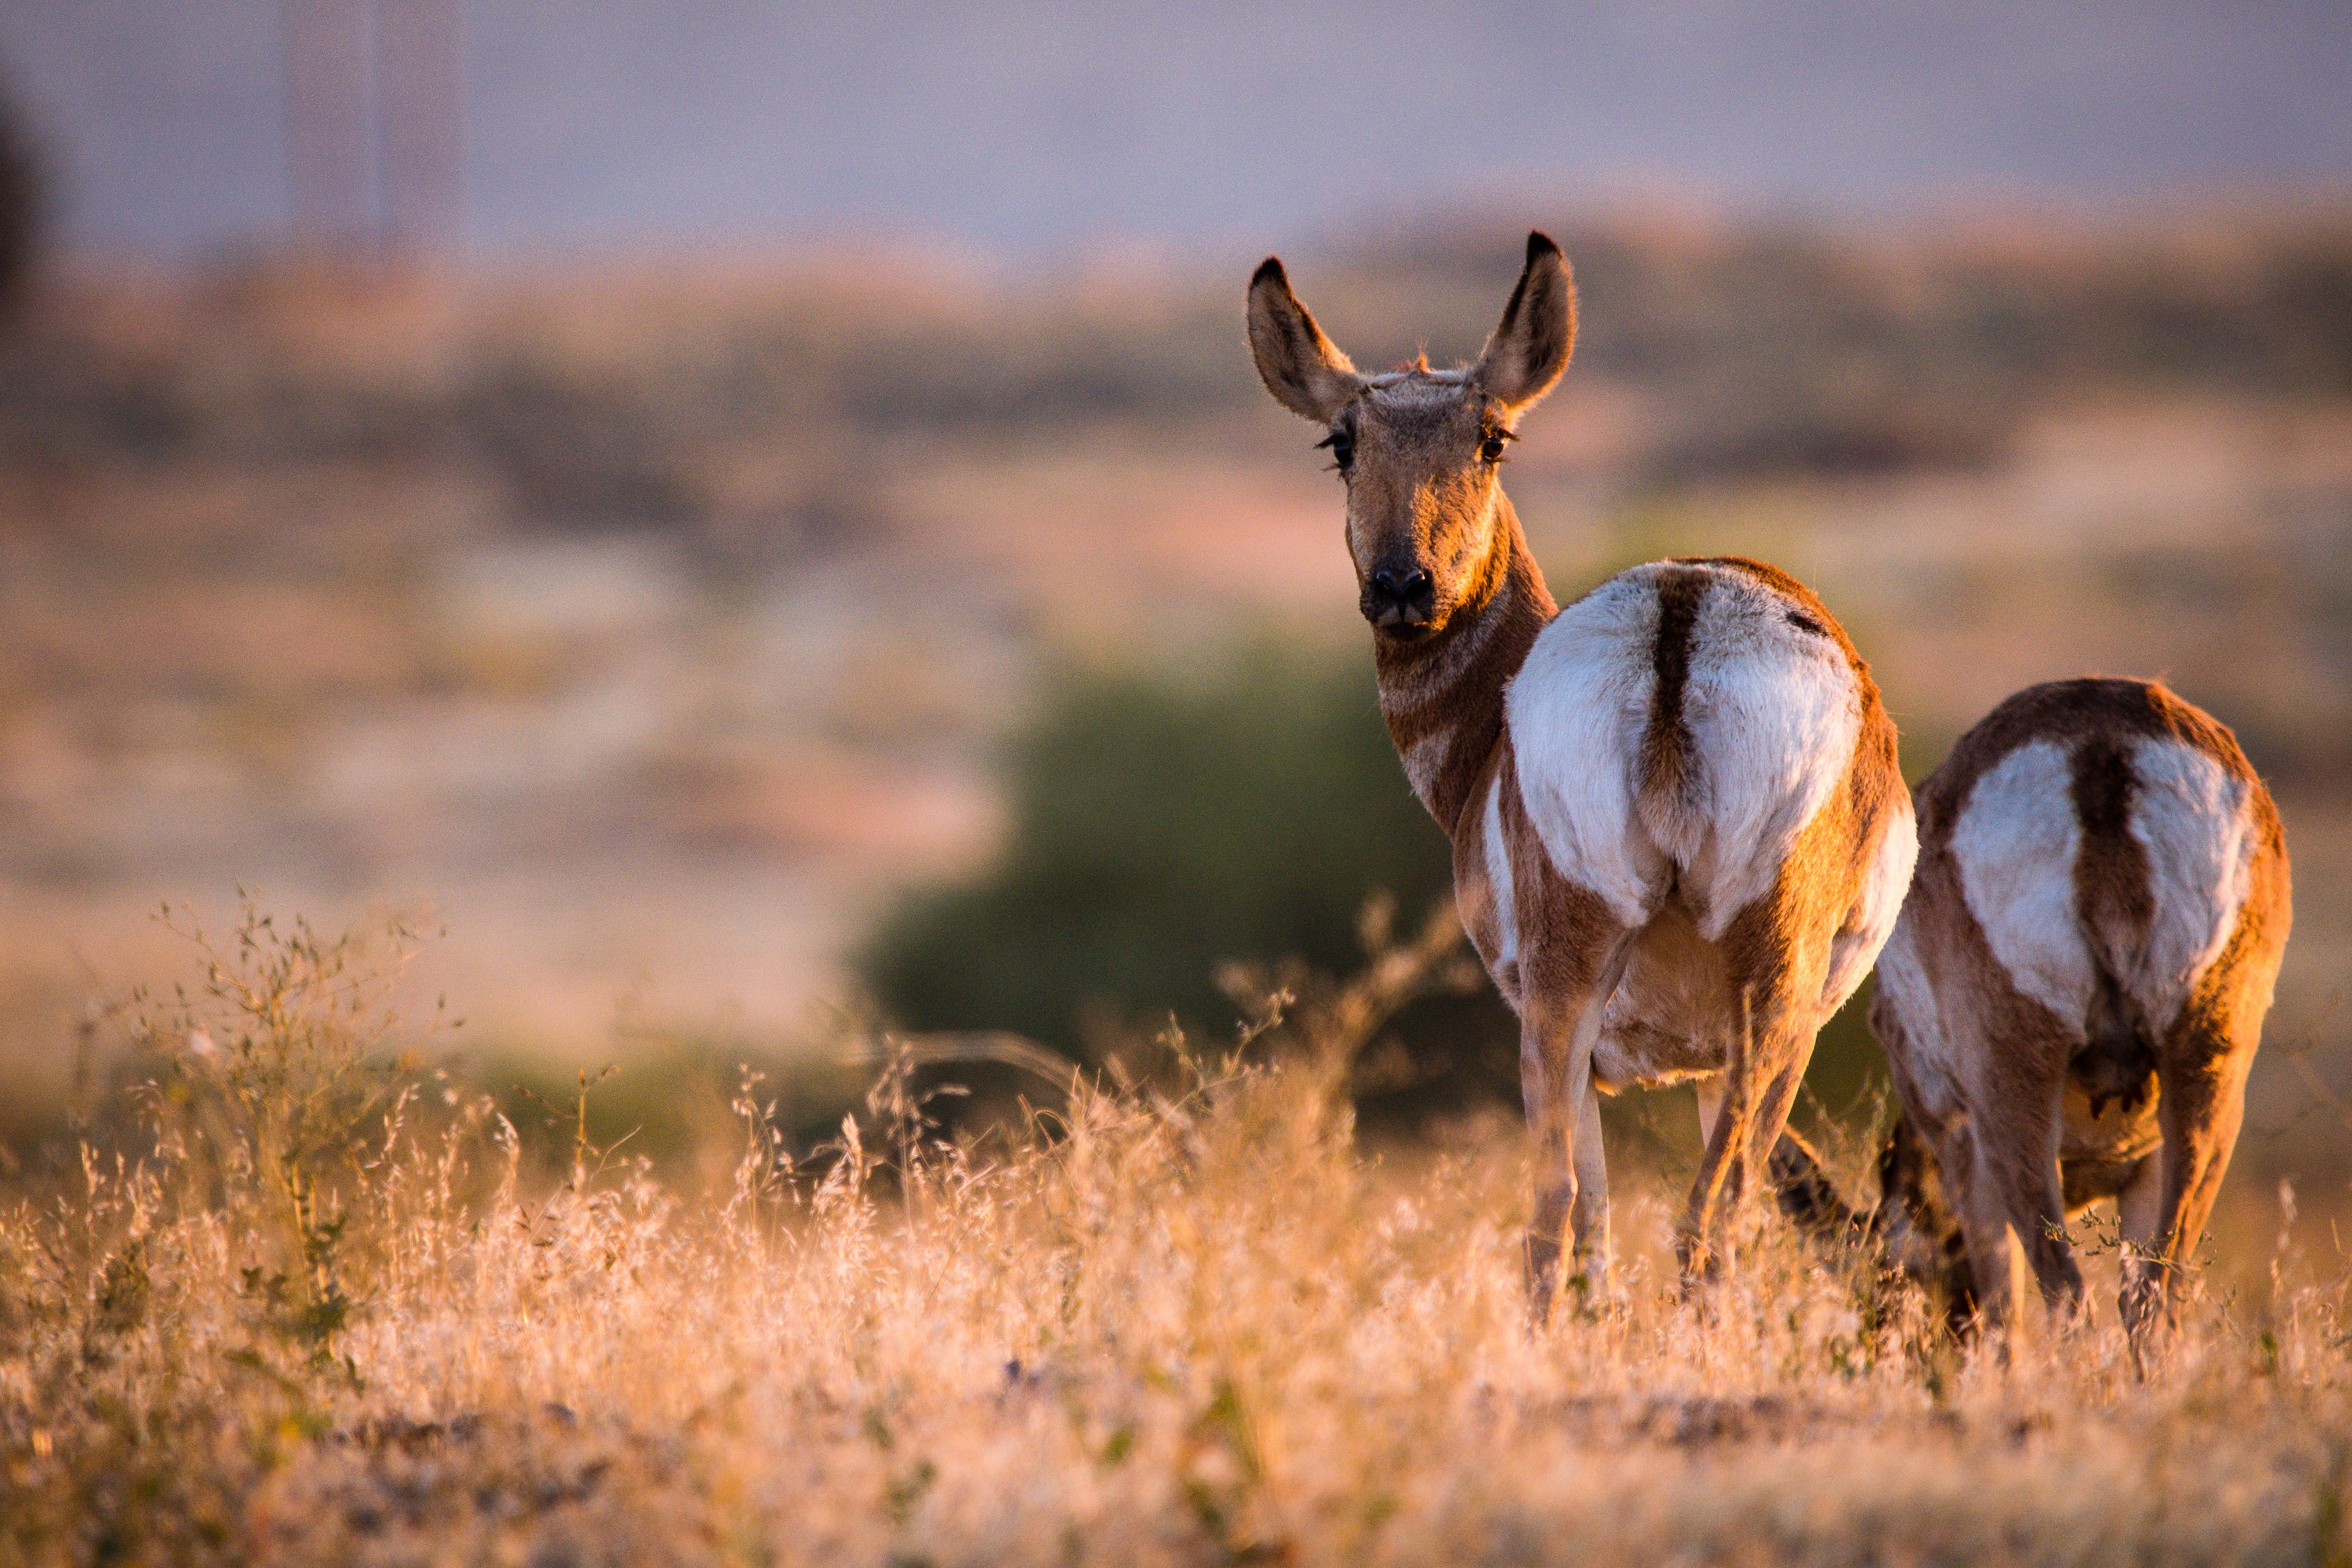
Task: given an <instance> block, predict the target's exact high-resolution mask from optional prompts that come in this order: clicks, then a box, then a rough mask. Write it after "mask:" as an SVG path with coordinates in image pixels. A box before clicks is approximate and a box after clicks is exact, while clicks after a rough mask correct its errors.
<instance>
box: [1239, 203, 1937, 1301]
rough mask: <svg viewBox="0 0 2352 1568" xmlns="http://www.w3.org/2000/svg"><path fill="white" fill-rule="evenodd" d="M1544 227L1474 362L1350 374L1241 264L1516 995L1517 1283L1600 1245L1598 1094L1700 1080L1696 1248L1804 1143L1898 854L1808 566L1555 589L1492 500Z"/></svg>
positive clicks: (1908, 837)
mask: <svg viewBox="0 0 2352 1568" xmlns="http://www.w3.org/2000/svg"><path fill="white" fill-rule="evenodd" d="M1575 330H1576V329H1575V293H1574V287H1573V285H1572V284H1571V283H1570V279H1569V272H1568V266H1567V263H1566V261H1565V260H1564V259H1563V258H1561V256H1560V253H1559V247H1558V246H1555V245H1554V244H1553V243H1552V242H1551V241H1550V240H1549V239H1547V238H1546V237H1543V236H1542V235H1539V234H1538V235H1531V236H1529V237H1528V257H1527V268H1526V270H1525V272H1524V273H1523V274H1522V275H1521V277H1520V279H1519V284H1518V288H1517V290H1516V291H1515V292H1514V293H1513V294H1512V295H1511V300H1510V304H1509V306H1508V307H1507V309H1506V310H1504V312H1503V321H1502V325H1501V326H1499V327H1497V328H1496V331H1495V334H1494V336H1493V337H1491V338H1490V339H1488V340H1487V342H1486V349H1485V351H1484V353H1481V354H1480V356H1479V358H1478V360H1477V362H1476V363H1474V364H1471V365H1468V366H1465V367H1463V368H1461V369H1456V370H1432V369H1430V368H1429V367H1428V366H1427V365H1426V364H1425V363H1417V364H1414V365H1412V366H1411V367H1408V368H1406V369H1404V370H1401V371H1398V372H1395V373H1393V374H1386V375H1370V376H1367V375H1362V374H1358V373H1357V371H1356V369H1355V367H1354V366H1353V365H1351V364H1350V363H1349V362H1348V359H1347V357H1346V356H1345V355H1343V354H1342V353H1339V350H1338V349H1336V348H1334V347H1333V346H1332V344H1331V342H1330V340H1329V339H1328V338H1326V337H1325V336H1324V335H1323V332H1322V331H1321V330H1320V329H1319V328H1318V327H1317V325H1316V324H1315V320H1314V318H1313V317H1312V316H1310V315H1308V314H1307V309H1306V307H1305V306H1303V305H1301V304H1300V303H1299V302H1298V299H1297V296H1296V295H1295V294H1293V293H1292V292H1291V289H1290V284H1289V281H1288V279H1286V277H1285V276H1284V273H1283V269H1282V264H1281V263H1280V262H1279V261H1276V260H1274V259H1272V258H1269V259H1268V260H1267V261H1266V262H1265V265H1264V266H1262V267H1260V268H1258V270H1257V275H1256V276H1255V278H1253V279H1251V281H1250V294H1249V332H1250V346H1251V349H1252V351H1253V353H1255V357H1256V360H1257V368H1258V374H1259V375H1260V376H1262V377H1263V378H1264V379H1265V384H1266V389H1267V390H1268V391H1269V392H1271V393H1273V394H1274V395H1275V398H1276V400H1277V401H1278V402H1280V403H1281V404H1282V405H1283V406H1284V407H1286V408H1288V409H1289V410H1290V411H1291V412H1292V413H1294V414H1297V415H1299V416H1303V417H1305V418H1308V419H1311V420H1314V421H1315V422H1316V423H1318V425H1322V426H1326V427H1327V429H1328V435H1327V436H1326V437H1325V439H1324V440H1323V442H1322V443H1321V445H1323V446H1325V447H1329V448H1330V449H1331V452H1332V455H1333V457H1334V458H1336V459H1337V460H1338V468H1339V473H1340V475H1341V477H1342V479H1344V480H1345V481H1346V484H1347V508H1348V548H1349V554H1350V555H1351V556H1352V557H1353V558H1354V562H1355V567H1356V577H1357V583H1358V586H1359V588H1360V607H1361V609H1362V611H1363V614H1364V616H1365V618H1366V619H1367V620H1369V621H1370V622H1371V624H1372V627H1373V633H1374V637H1373V646H1374V657H1375V660H1376V665H1377V669H1378V674H1379V679H1380V696H1381V711H1382V713H1383V714H1384V715H1385V716H1386V718H1387V720H1388V724H1389V731H1390V733H1391V735H1392V736H1393V737H1394V738H1395V741H1396V744H1397V750H1398V752H1400V753H1401V754H1402V757H1403V760H1404V768H1405V773H1406V775H1407V777H1408V778H1409V779H1410V780H1411V781H1412V787H1413V790H1414V792H1415V793H1416V794H1417V795H1420V797H1421V800H1422V803H1423V805H1426V806H1427V807H1428V808H1429V811H1430V814H1431V815H1432V816H1434V817H1436V818H1437V821H1438V823H1439V825H1440V826H1443V827H1444V829H1445V830H1446V831H1447V832H1448V833H1449V834H1450V835H1451V836H1452V837H1453V840H1454V890H1455V896H1456V900H1457V902H1458V904H1459V907H1460V909H1461V911H1462V917H1463V922H1464V924H1465V925H1466V926H1467V927H1468V928H1469V931H1470V935H1471V938H1472V940H1473V941H1474V942H1475V943H1476V944H1477V948H1478V952H1479V955H1480V956H1481V957H1482V958H1483V959H1485V961H1486V968H1487V971H1488V973H1491V974H1492V975H1493V976H1494V978H1495V984H1496V985H1497V986H1498V987H1499V988H1500V989H1501V991H1502V993H1503V995H1504V997H1505V999H1506V1000H1507V1001H1508V1002H1509V1003H1510V1005H1511V1006H1512V1007H1513V1009H1514V1010H1516V1011H1517V1014H1518V1016H1519V1020H1520V1055H1519V1061H1520V1069H1519V1070H1520V1082H1521V1087H1522V1090H1523V1092H1524V1095H1525V1099H1526V1102H1527V1112H1528V1123H1529V1127H1530V1131H1531V1132H1532V1133H1533V1136H1534V1142H1535V1167H1536V1171H1535V1187H1536V1190H1535V1213H1534V1217H1533V1221H1532V1223H1531V1226H1530V1228H1529V1232H1528V1290H1529V1295H1530V1304H1531V1306H1532V1307H1533V1308H1534V1310H1535V1311H1536V1312H1537V1313H1538V1316H1540V1315H1541V1314H1542V1313H1543V1312H1544V1311H1545V1310H1547V1309H1548V1307H1549V1299H1550V1295H1551V1289H1552V1285H1553V1281H1554V1277H1555V1275H1556V1274H1557V1272H1558V1266H1559V1241H1560V1232H1561V1228H1562V1226H1563V1223H1564V1222H1565V1221H1567V1220H1569V1219H1570V1217H1571V1216H1572V1217H1573V1221H1574V1226H1575V1238H1576V1247H1577V1251H1578V1255H1579V1264H1580V1268H1585V1269H1587V1270H1589V1271H1590V1272H1591V1274H1594V1275H1597V1274H1599V1273H1600V1272H1601V1271H1602V1270H1604V1269H1605V1268H1606V1267H1607V1255H1608V1234H1609V1231H1608V1226H1609V1216H1608V1173H1607V1167H1606V1165H1605V1163H1604V1162H1603V1159H1602V1155H1601V1115H1600V1103H1599V1100H1597V1098H1596V1090H1598V1091H1601V1092H1614V1091H1615V1090H1617V1089H1621V1088H1622V1087H1623V1086H1625V1085H1627V1084H1634V1083H1638V1084H1645V1085H1655V1084H1665V1083H1673V1082H1676V1081H1680V1080H1683V1079H1696V1080H1698V1084H1699V1094H1700V1114H1701V1120H1702V1122H1703V1125H1704V1131H1705V1134H1706V1154H1705V1156H1704V1158H1703V1159H1702V1160H1701V1162H1700V1166H1699V1173H1698V1179H1697V1181H1696V1184H1694V1186H1693V1187H1692V1190H1691V1194H1690V1203H1689V1207H1688V1209H1687V1210H1686V1212H1685V1215H1684V1219H1683V1228H1682V1240H1681V1252H1682V1256H1683V1260H1684V1265H1685V1269H1686V1270H1696V1269H1701V1268H1706V1267H1708V1266H1709V1265H1710V1263H1711V1262H1712V1259H1713V1258H1714V1257H1715V1256H1716V1255H1717V1254H1716V1249H1717V1247H1718V1243H1719V1215H1720V1211H1721V1209H1722V1206H1723V1205H1724V1202H1725V1200H1726V1197H1727V1193H1730V1192H1738V1191H1743V1190H1744V1191H1746V1192H1749V1193H1752V1192H1754V1191H1755V1190H1756V1184H1755V1183H1754V1182H1753V1181H1752V1180H1750V1179H1748V1171H1749V1168H1750V1167H1751V1165H1752V1163H1753V1156H1754V1154H1755V1153H1756V1152H1760V1151H1763V1150H1772V1151H1773V1161H1772V1163H1773V1166H1774V1168H1775V1174H1776V1175H1789V1174H1793V1172H1792V1171H1791V1170H1790V1167H1791V1166H1792V1165H1798V1164H1802V1163H1809V1162H1806V1161H1804V1160H1803V1158H1802V1156H1801V1152H1800V1151H1798V1150H1796V1149H1795V1148H1793V1147H1792V1146H1790V1145H1787V1144H1781V1143H1780V1135H1781V1131H1782V1129H1783V1127H1784V1125H1785V1123H1786V1122H1787V1121H1788V1115H1789V1109H1790V1104H1791V1103H1792V1102H1793V1100H1794V1099H1795V1097H1796V1093H1797V1089H1798V1085H1799V1082H1800V1079H1801V1077H1802V1075H1803V1072H1804V1068H1805V1063H1806V1061H1807V1060H1808V1058H1810V1057H1811V1054H1812V1047H1813V1037H1814V1034H1815V1033H1816V1031H1818V1030H1819V1029H1820V1027H1821V1026H1822V1022H1823V1021H1824V1020H1826V1019H1827V1018H1828V1017H1829V1016H1830V1015H1831V1014H1832V1012H1834V1011H1835V1010H1836V1009H1837V1007H1838V1005H1839V1004H1840V1003H1842V1002H1843V1001H1844V1000H1845V999H1846V997H1847V996H1848V995H1850V994H1852V993H1853V989H1854V987H1855V986H1856V985H1857V984H1860V982H1861V980H1862V977H1863V974H1864V972H1865V971H1867V970H1868V969H1869V967H1870V963H1871V959H1872V958H1873V957H1874V955H1875V954H1876V953H1877V952H1878V947H1879V944H1880V943H1881V942H1884V941H1885V937H1886V932H1887V931H1888V929H1889V928H1890V927H1891V926H1892V925H1893V924H1894V921H1895V911H1896V910H1897V909H1898V908H1899V907H1900V905H1901V903H1902V899H1903V889H1904V887H1905V885H1906V883H1907V882H1908V881H1909V879H1910V876H1911V861H1912V856H1913V851H1914V847H1915V841H1914V837H1913V832H1912V824H1911V803H1910V797H1909V795H1907V794H1906V791H1905V790H1904V787H1903V779H1902V775H1901V773H1899V772H1898V770H1897V769H1896V766H1895V729H1894V726H1893V725H1892V724H1891V723H1890V722H1889V721H1888V720H1887V717H1886V713H1885V710H1884V709H1883V708H1882V707H1881V706H1880V704H1879V700H1878V689H1877V687H1876V686H1875V685H1874V684H1873V682H1872V680H1871V679H1870V671H1869V669H1868V668H1866V667H1865V666H1864V664H1863V662H1862V659H1861V658H1860V657H1859V656H1857V655H1856V654H1855V652H1854V650H1853V644H1852V643H1850V642H1848V641H1847V640H1846V637H1845V634H1844V633H1843V631H1842V630H1840V629H1839V627H1838V625H1837V623H1836V621H1835V620H1833V619H1832V617H1831V616H1830V613H1829V611H1828V610H1826V609H1825V608H1823V607H1822V603H1821V601H1820V600H1819V599H1817V598H1815V597H1814V596H1813V595H1812V594H1811V593H1810V592H1809V591H1807V590H1806V589H1805V588H1804V586H1803V585H1802V584H1799V583H1797V582H1796V581H1795V580H1794V579H1792V578H1790V577H1789V576H1787V575H1786V574H1782V573H1780V572H1778V571H1776V570H1774V569H1773V568H1771V567H1769V566H1765V565H1761V564H1759V563H1756V562H1752V561H1743V560H1735V559H1710V560H1687V561H1668V562H1659V563H1653V564H1651V565H1647V566H1639V567H1635V568H1633V570H1632V571H1629V572H1625V573H1622V574H1619V575H1618V576H1615V577H1612V578H1611V579H1610V580H1609V581H1607V582H1605V583H1603V584H1601V586H1599V587H1598V588H1595V589H1594V590H1593V591H1592V592H1591V593H1590V594H1588V595H1585V596H1584V597H1583V598H1582V599H1580V600H1578V601H1577V602H1576V603H1575V604H1573V605H1570V606H1569V607H1568V609H1567V610H1565V611H1559V610H1557V609H1556V607H1555V606H1554V605H1553V603H1552V599H1551V595H1549V593H1548V592H1547V591H1546V590H1545V587H1544V582H1543V576H1542V574H1541V573H1539V572H1538V570H1537V569H1536V563H1535V562H1534V560H1533V559H1532V558H1531V557H1530V556H1529V554H1528V546H1527V541H1526V539H1525V538H1524V537H1523V536H1522V535H1521V533H1520V531H1519V523H1518V519H1517V514H1516V513H1514V512H1513V510H1511V503H1510V501H1509V500H1507V498H1506V497H1505V496H1504V494H1503V490H1502V487H1501V485H1500V483H1499V482H1498V480H1499V465H1500V464H1501V462H1502V461H1503V454H1504V451H1505V448H1506V446H1507V443H1509V442H1510V441H1512V440H1514V439H1516V438H1517V437H1516V436H1515V434H1514V428H1513V427H1514V426H1515V425H1516V424H1517V420H1518V418H1519V416H1520V415H1522V414H1523V413H1525V412H1526V411H1527V409H1528V408H1529V407H1530V406H1532V405H1534V404H1535V402H1536V401H1537V400H1538V398H1540V397H1542V396H1543V395H1544V394H1545V393H1547V392H1548V391H1549V390H1550V389H1551V386H1552V384H1553V383H1554V382H1556V381H1558V380H1559V375H1560V373H1561V371H1562V370H1563V369H1564V368H1566V366H1567V363H1568V357H1569V351H1570V347H1571V345H1572V342H1573V340H1574V337H1575Z"/></svg>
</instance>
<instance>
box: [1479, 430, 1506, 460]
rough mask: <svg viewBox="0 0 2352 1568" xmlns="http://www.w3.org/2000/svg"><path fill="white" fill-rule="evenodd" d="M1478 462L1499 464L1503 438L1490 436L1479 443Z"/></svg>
mask: <svg viewBox="0 0 2352 1568" xmlns="http://www.w3.org/2000/svg"><path fill="white" fill-rule="evenodd" d="M1478 460H1479V461H1480V462H1482V463H1499V462H1501V461H1502V460H1503V437H1500V436H1492V435H1490V436H1488V437H1486V439H1485V440H1484V441H1481V442H1479V443H1478Z"/></svg>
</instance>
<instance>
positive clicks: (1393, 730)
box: [1373, 494, 1559, 833]
mask: <svg viewBox="0 0 2352 1568" xmlns="http://www.w3.org/2000/svg"><path fill="white" fill-rule="evenodd" d="M1495 508H1496V518H1495V542H1494V543H1493V545H1492V546H1491V547H1490V548H1489V551H1488V553H1487V558H1486V568H1485V570H1484V571H1483V572H1481V574H1479V581H1478V585H1477V588H1476V590H1475V592H1474V593H1473V594H1472V595H1470V596H1469V597H1467V598H1465V600H1464V602H1463V603H1462V605H1461V606H1460V607H1459V608H1457V609H1456V610H1455V611H1454V614H1453V615H1452V616H1449V617H1448V618H1447V620H1446V623H1445V627H1444V630H1443V631H1441V632H1439V633H1438V634H1437V635H1436V636H1434V637H1431V638H1429V639H1428V640H1427V641H1425V642H1413V643H1397V642H1391V641H1390V640H1389V639H1387V638H1385V637H1381V638H1376V639H1375V641H1374V645H1373V668H1374V669H1375V671H1376V673H1377V674H1378V676H1379V679H1380V691H1381V716H1382V717H1383V718H1385V719H1386V720H1387V721H1388V724H1389V736H1390V738H1391V740H1393V741H1394V742H1396V749H1397V754H1398V756H1399V757H1401V758H1402V759H1403V762H1404V770H1405V776H1406V777H1407V778H1409V779H1411V780H1412V790H1413V794H1415V795H1419V796H1420V797H1421V804H1422V805H1424V806H1426V807H1428V808H1429V814H1430V815H1431V816H1433V817H1435V818H1436V819H1437V822H1438V826H1441V827H1443V828H1444V829H1445V830H1446V831H1447V832H1448V833H1452V832H1453V831H1454V827H1455V825H1456V823H1457V822H1459V820H1460V819H1461V816H1462V812H1463V809H1464V808H1465V806H1466V805H1468V804H1469V803H1470V799H1471V797H1472V795H1474V794H1475V792H1476V790H1477V787H1478V784H1479V781H1480V780H1481V779H1482V778H1483V777H1484V776H1485V774H1486V771H1487V768H1488V765H1489V764H1490V763H1492V762H1493V760H1494V757H1495V752H1496V749H1497V748H1498V747H1499V746H1500V745H1501V744H1502V741H1503V688H1504V687H1505V686H1506V685H1507V684H1509V682H1510V679H1511V677H1512V676H1514V675H1517V673H1518V671H1519V666H1520V665H1522V664H1523V663H1525V662H1526V661H1527V657H1528V649H1529V648H1530V647H1534V646H1535V640H1536V634H1537V633H1538V632H1539V631H1541V630H1543V627H1544V624H1545V623H1546V622H1547V621H1549V620H1550V619H1551V618H1552V616H1555V615H1557V614H1558V613H1559V606H1558V605H1555V604H1553V603H1552V597H1551V594H1550V591H1549V590H1548V589H1547V588H1546V587H1545V586H1544V580H1543V573H1542V572H1541V571H1540V570H1539V569H1538V567H1537V565H1536V563H1535V557H1534V556H1532V555H1530V554H1528V542H1527V537H1526V535H1525V534H1523V533H1522V532H1520V531H1519V520H1518V514H1517V512H1515V511H1514V510H1512V509H1511V503H1510V501H1509V500H1507V498H1505V497H1503V496H1501V495H1499V494H1498V495H1497V496H1496V498H1495Z"/></svg>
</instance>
